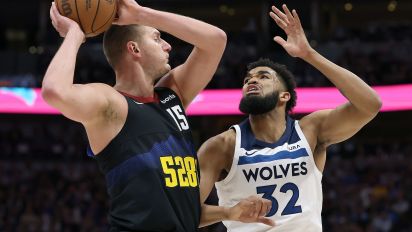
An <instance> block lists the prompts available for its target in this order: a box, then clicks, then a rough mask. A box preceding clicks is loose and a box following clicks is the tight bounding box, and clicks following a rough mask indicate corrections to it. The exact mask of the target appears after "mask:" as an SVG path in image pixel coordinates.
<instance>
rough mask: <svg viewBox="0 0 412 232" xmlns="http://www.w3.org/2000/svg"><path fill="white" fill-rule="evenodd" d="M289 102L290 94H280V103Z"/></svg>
mask: <svg viewBox="0 0 412 232" xmlns="http://www.w3.org/2000/svg"><path fill="white" fill-rule="evenodd" d="M289 100H290V93H289V92H280V93H279V101H281V102H288V101H289Z"/></svg>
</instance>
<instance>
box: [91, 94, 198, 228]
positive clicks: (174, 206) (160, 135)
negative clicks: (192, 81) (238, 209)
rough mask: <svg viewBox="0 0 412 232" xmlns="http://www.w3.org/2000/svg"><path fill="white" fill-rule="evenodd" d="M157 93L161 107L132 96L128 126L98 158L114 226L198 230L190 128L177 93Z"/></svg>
mask: <svg viewBox="0 0 412 232" xmlns="http://www.w3.org/2000/svg"><path fill="white" fill-rule="evenodd" d="M157 94H158V98H159V102H157V103H156V102H153V103H144V104H143V103H141V102H138V101H136V100H133V99H131V98H127V102H128V116H127V118H126V122H125V125H124V126H123V128H122V130H121V131H120V132H119V134H118V135H117V136H116V137H115V138H114V139H113V140H112V141H111V142H110V143H109V145H108V146H107V147H106V148H105V149H103V151H102V153H100V154H99V155H98V156H97V157H96V159H97V160H98V161H99V165H100V167H101V169H102V170H103V172H104V173H105V177H106V181H107V188H108V193H109V196H110V197H111V201H112V207H111V223H112V225H114V226H115V227H117V228H119V229H130V230H137V231H142V230H145V231H146V230H149V231H169V230H173V231H179V232H180V231H182V232H183V231H193V230H195V228H197V224H198V220H199V215H200V206H199V190H198V166H197V156H196V152H195V149H194V147H193V143H192V137H191V133H190V128H189V124H188V121H187V118H186V115H185V113H184V109H183V106H182V104H181V102H180V100H179V99H178V97H177V96H176V95H175V94H174V93H173V92H172V91H170V90H161V91H157ZM183 219H185V220H187V221H185V220H183Z"/></svg>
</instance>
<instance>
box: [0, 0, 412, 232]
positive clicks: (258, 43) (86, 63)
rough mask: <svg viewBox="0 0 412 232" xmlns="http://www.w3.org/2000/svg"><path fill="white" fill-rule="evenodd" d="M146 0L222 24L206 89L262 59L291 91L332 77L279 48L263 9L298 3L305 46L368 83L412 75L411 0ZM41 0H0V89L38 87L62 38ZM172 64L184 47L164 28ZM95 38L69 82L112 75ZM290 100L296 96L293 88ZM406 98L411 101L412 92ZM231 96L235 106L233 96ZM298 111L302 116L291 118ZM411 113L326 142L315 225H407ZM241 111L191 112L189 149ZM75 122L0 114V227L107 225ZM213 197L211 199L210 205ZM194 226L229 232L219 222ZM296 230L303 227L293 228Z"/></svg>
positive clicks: (225, 85)
mask: <svg viewBox="0 0 412 232" xmlns="http://www.w3.org/2000/svg"><path fill="white" fill-rule="evenodd" d="M139 3H140V4H141V5H143V6H148V7H152V8H155V9H159V10H165V11H170V12H174V13H179V14H183V15H187V16H191V17H194V18H197V19H201V20H204V21H206V22H208V23H211V24H214V25H216V26H219V27H221V28H222V29H223V30H225V31H226V33H227V34H228V45H227V48H226V51H225V54H224V57H223V59H222V61H221V64H220V66H219V68H218V70H217V72H216V74H215V77H214V78H213V80H212V82H211V83H210V84H209V86H208V87H207V88H208V89H236V88H240V87H241V83H242V80H243V78H244V74H245V67H246V64H247V63H249V62H252V61H255V60H256V59H258V58H259V57H268V58H271V59H273V60H275V61H277V62H279V63H284V64H287V65H288V67H289V69H291V70H292V72H293V73H294V74H295V77H296V81H297V84H298V86H299V87H324V86H331V83H330V82H329V81H328V80H327V79H326V78H324V77H323V76H322V75H321V74H320V73H319V72H317V71H316V70H314V69H313V68H312V67H310V66H309V65H307V64H305V63H304V62H303V61H302V60H299V59H294V58H291V57H289V56H288V55H287V54H286V53H285V52H284V51H283V49H282V48H281V47H280V46H278V45H276V44H275V43H274V42H273V40H272V38H273V37H274V36H275V35H281V36H285V35H284V34H283V33H282V32H281V31H280V30H279V29H278V28H277V26H276V25H275V23H274V22H272V20H271V18H270V17H269V16H268V12H269V10H270V6H271V5H272V4H275V5H276V6H280V5H281V4H282V3H287V4H288V6H289V8H294V9H297V11H298V13H299V15H300V18H301V21H302V23H303V27H304V28H305V31H306V34H307V36H308V39H309V41H310V43H311V45H312V46H313V47H314V48H315V49H316V50H318V51H319V52H320V53H322V54H323V55H324V56H326V57H327V58H329V59H330V60H332V61H334V62H336V63H337V64H339V65H341V66H343V67H345V68H348V69H349V70H351V71H353V72H354V73H356V74H357V75H358V76H360V77H361V78H363V79H364V80H365V81H366V82H367V83H368V84H370V85H374V86H377V85H385V86H390V85H398V84H406V83H412V59H410V54H412V17H411V15H412V1H410V0H398V1H394V0H352V1H350V0H348V1H342V0H328V1H327V0H313V1H299V0H293V1H292V0H291V1H287V0H285V1H283V2H279V1H266V0H254V1H251V0H249V1H247V0H236V1H235V0H152V1H139ZM50 4H51V2H50V1H49V0H15V1H2V3H1V8H0V88H6V87H24V88H40V87H41V81H42V78H43V75H44V73H45V71H46V68H47V65H48V64H49V62H50V61H51V59H52V57H53V55H54V54H55V52H56V50H57V49H58V47H59V45H60V43H61V41H62V40H61V38H59V36H58V34H57V33H56V32H55V31H54V29H53V28H52V25H51V23H50V19H49V7H50ZM163 37H164V38H165V40H166V41H168V42H169V43H170V44H171V45H172V47H173V49H172V51H171V54H170V55H171V59H170V61H171V65H172V67H175V66H176V65H179V64H181V63H182V62H183V61H184V60H185V58H186V57H187V55H188V54H189V52H190V51H191V46H188V45H187V44H184V43H183V42H181V41H178V40H175V39H174V38H172V37H171V36H168V35H164V36H163ZM101 42H102V37H101V36H99V37H96V38H92V39H89V40H88V41H87V42H86V43H85V44H84V45H83V46H82V47H81V49H80V52H79V55H78V59H77V66H76V75H75V79H76V83H89V82H104V83H108V84H113V83H114V73H113V71H112V70H111V68H110V67H109V65H108V64H107V62H106V60H105V58H104V55H103V52H102V45H101ZM298 97H299V96H298ZM410 101H412V99H410ZM234 104H237V103H234ZM293 116H294V117H295V118H296V119H299V118H301V117H302V116H304V115H302V114H295V115H293ZM411 117H412V111H399V112H396V111H395V112H384V113H380V114H379V115H378V116H377V117H376V118H375V119H374V120H373V121H372V122H371V123H370V124H368V125H367V126H366V127H365V128H363V129H362V130H361V131H360V132H359V133H358V134H357V135H356V136H354V137H353V138H351V139H350V140H348V141H346V142H344V143H341V144H337V145H334V146H331V147H330V148H329V149H328V160H327V163H326V168H325V171H324V177H323V191H324V203H323V226H324V231H345V232H346V231H348V232H351V231H353V232H362V231H365V232H366V231H368V232H369V231H378V232H381V231H382V232H388V231H396V232H398V231H412V220H411V219H412V209H411V203H412V178H410V176H412V161H411V158H410V157H409V155H411V154H412V123H411V122H410V118H411ZM243 118H244V116H239V115H225V116H192V117H190V118H189V119H190V123H191V126H192V128H193V132H194V133H193V134H194V137H195V142H196V146H197V147H199V145H200V144H201V143H202V142H204V141H205V140H206V139H207V138H209V137H211V136H214V135H216V134H218V133H220V132H222V131H224V130H226V129H227V128H228V127H229V126H230V125H232V124H236V123H238V122H240V121H241V120H242V119H243ZM86 146H87V141H86V137H85V132H84V129H83V128H82V126H81V125H80V124H77V123H75V122H72V121H70V120H68V119H66V118H64V117H63V116H61V115H42V114H10V113H8V114H6V113H3V114H1V113H0V231H45V232H46V231H107V223H108V222H107V212H108V207H109V205H108V199H107V194H106V189H105V183H104V177H103V175H101V174H100V171H99V170H98V168H97V166H96V163H95V161H94V160H92V159H90V158H88V157H87V156H86ZM216 201H217V199H216V195H215V194H214V193H212V194H211V196H210V197H209V199H208V202H210V203H216ZM201 231H202V232H212V231H214V232H223V231H226V230H225V228H224V226H223V225H222V224H220V223H219V224H216V225H212V226H209V227H207V228H203V229H201ZM302 231H304V229H303V230H302Z"/></svg>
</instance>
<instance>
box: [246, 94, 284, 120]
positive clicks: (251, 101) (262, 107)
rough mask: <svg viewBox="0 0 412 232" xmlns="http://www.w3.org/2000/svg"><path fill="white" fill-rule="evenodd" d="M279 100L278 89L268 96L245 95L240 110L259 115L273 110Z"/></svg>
mask: <svg viewBox="0 0 412 232" xmlns="http://www.w3.org/2000/svg"><path fill="white" fill-rule="evenodd" d="M278 101H279V93H278V92H277V91H275V92H273V93H271V94H268V95H266V96H261V95H245V96H243V97H242V99H241V100H240V103H239V110H240V111H241V112H242V113H245V114H251V115H259V114H265V113H268V112H269V111H271V110H273V109H274V108H275V107H276V105H277V104H278Z"/></svg>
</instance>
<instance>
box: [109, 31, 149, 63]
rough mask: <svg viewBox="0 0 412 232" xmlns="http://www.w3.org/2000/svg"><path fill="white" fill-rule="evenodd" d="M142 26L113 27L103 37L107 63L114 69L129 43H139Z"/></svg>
mask: <svg viewBox="0 0 412 232" xmlns="http://www.w3.org/2000/svg"><path fill="white" fill-rule="evenodd" d="M141 27H142V26H140V25H125V26H118V25H112V26H111V27H110V28H109V29H108V30H107V31H106V32H105V33H104V36H103V51H104V55H105V56H106V59H107V61H108V62H109V64H110V65H111V66H112V68H113V69H114V68H115V67H116V65H117V63H118V62H119V60H120V58H121V57H122V55H123V53H124V51H125V50H126V46H125V45H126V43H127V42H129V41H136V42H139V40H140V38H141V35H142V32H141V31H142V30H141Z"/></svg>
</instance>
